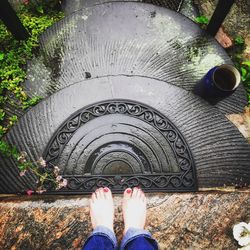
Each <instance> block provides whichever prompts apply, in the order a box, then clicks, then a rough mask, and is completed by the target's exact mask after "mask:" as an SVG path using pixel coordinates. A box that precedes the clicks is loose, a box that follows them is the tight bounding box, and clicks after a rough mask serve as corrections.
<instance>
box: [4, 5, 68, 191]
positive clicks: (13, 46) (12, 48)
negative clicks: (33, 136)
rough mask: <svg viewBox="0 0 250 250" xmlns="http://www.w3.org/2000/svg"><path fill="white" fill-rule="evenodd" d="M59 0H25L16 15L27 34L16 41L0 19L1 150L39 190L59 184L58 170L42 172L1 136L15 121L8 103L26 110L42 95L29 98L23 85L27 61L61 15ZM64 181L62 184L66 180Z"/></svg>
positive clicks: (60, 184)
mask: <svg viewBox="0 0 250 250" xmlns="http://www.w3.org/2000/svg"><path fill="white" fill-rule="evenodd" d="M58 3H59V1H56V0H53V1H52V0H46V1H39V4H38V5H37V4H34V3H32V2H29V1H28V0H24V5H22V6H21V7H20V9H19V10H18V12H17V14H18V16H19V18H20V20H21V22H22V23H23V25H24V26H25V28H26V29H27V31H28V32H29V34H30V37H29V38H28V39H27V40H26V41H17V40H15V39H14V37H13V36H12V35H11V33H10V32H9V31H8V30H7V29H6V27H5V26H4V25H3V23H2V22H1V21H0V153H1V154H2V155H3V156H4V157H12V159H13V160H14V161H15V162H16V163H17V166H18V168H19V169H20V171H21V173H20V175H21V174H22V175H21V176H23V175H24V173H25V172H26V171H31V172H33V173H34V174H35V175H36V176H37V178H38V181H39V184H38V190H41V187H42V186H43V184H44V182H45V181H51V182H53V183H55V186H56V187H62V183H61V182H62V178H60V180H58V181H56V177H57V176H58V171H57V172H56V173H54V172H53V173H51V174H48V173H47V172H46V171H44V170H43V171H41V168H42V167H44V165H46V164H45V163H44V161H43V160H42V161H41V160H40V161H37V162H31V161H29V160H28V159H27V154H26V153H25V152H18V150H17V149H16V147H15V146H10V145H9V144H8V143H7V142H6V141H5V140H4V139H3V136H4V135H5V134H6V132H7V131H8V130H9V129H10V128H11V127H12V126H13V124H14V123H15V122H16V121H17V119H18V117H17V116H16V115H9V114H7V111H8V109H6V106H7V105H12V106H14V107H15V108H18V109H23V110H26V109H28V108H29V107H31V106H33V105H35V104H37V103H38V102H39V100H40V99H41V97H38V96H34V97H29V96H28V95H27V94H26V93H25V91H24V90H23V88H22V82H24V80H25V78H26V64H27V61H28V60H29V59H31V57H32V56H33V53H34V52H35V50H34V49H36V48H38V46H39V41H38V39H39V36H40V34H41V33H42V32H44V31H45V30H46V29H47V28H48V27H49V26H51V25H52V24H54V23H55V22H56V21H58V20H60V19H61V18H62V17H63V13H61V12H58V10H56V7H57V4H58ZM63 181H64V184H65V180H63Z"/></svg>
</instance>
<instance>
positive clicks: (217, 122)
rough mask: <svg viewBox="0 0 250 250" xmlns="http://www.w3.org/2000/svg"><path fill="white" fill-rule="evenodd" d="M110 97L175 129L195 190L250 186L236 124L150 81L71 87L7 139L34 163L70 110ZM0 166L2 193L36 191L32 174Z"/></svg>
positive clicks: (246, 152) (247, 149) (247, 155)
mask: <svg viewBox="0 0 250 250" xmlns="http://www.w3.org/2000/svg"><path fill="white" fill-rule="evenodd" d="M111 99H126V100H131V101H133V100H134V101H137V102H140V103H144V104H146V105H148V106H150V107H152V108H154V109H156V110H158V112H160V113H161V114H163V115H165V116H166V117H168V118H169V120H171V121H172V122H173V124H175V126H177V127H178V129H179V130H180V132H181V133H182V135H183V136H184V138H185V140H186V142H187V144H188V145H189V147H190V149H191V152H192V154H193V157H194V161H195V167H196V172H197V179H198V187H199V188H201V187H212V186H223V185H244V184H245V183H246V184H248V185H249V184H250V172H249V161H250V146H249V145H248V144H247V142H246V140H245V138H243V137H242V135H241V134H240V133H239V131H238V130H237V129H236V128H235V126H234V125H233V124H231V122H229V121H228V120H227V119H226V118H225V117H224V115H222V114H221V113H220V112H219V111H218V110H217V109H216V108H211V106H210V105H208V104H207V103H206V102H205V101H203V100H202V99H200V98H198V97H196V96H194V95H193V94H192V93H190V92H188V91H185V90H183V89H181V88H178V87H176V86H174V85H171V84H167V83H165V82H163V81H158V80H153V79H149V78H142V77H127V76H114V77H111V76H110V77H103V78H98V79H89V80H87V81H85V82H79V83H77V84H74V85H71V86H69V87H68V88H65V89H63V90H61V91H59V92H57V93H55V94H54V95H52V96H50V98H47V99H45V100H44V101H42V102H41V103H39V104H38V105H37V106H35V107H34V108H33V109H32V110H30V111H29V112H27V114H26V115H24V116H23V117H22V118H21V119H20V120H19V122H18V124H17V125H16V126H15V127H14V128H13V129H12V130H11V131H10V133H8V135H7V138H6V139H7V140H8V141H9V142H10V143H11V144H15V145H17V147H18V149H19V150H24V151H26V152H27V153H28V155H29V156H30V158H31V159H32V160H36V159H38V158H39V157H40V156H41V155H43V153H44V152H45V149H46V147H47V145H48V143H49V141H50V140H51V138H52V137H53V135H54V133H55V131H56V130H57V129H58V128H59V127H60V126H61V124H62V123H63V122H64V121H65V120H67V119H68V118H69V117H70V116H71V115H72V114H73V113H74V112H76V111H78V110H80V109H82V108H83V107H85V106H88V105H90V104H93V103H97V102H101V101H106V100H111ZM0 162H1V163H0V164H1V165H0V166H1V167H0V171H1V172H0V190H1V192H4V193H12V192H19V191H22V190H24V189H26V188H32V187H34V185H35V179H34V177H33V176H31V175H28V176H27V177H22V178H21V177H20V176H19V173H18V170H17V168H16V167H15V165H14V163H13V162H12V161H9V160H6V159H3V158H1V159H0Z"/></svg>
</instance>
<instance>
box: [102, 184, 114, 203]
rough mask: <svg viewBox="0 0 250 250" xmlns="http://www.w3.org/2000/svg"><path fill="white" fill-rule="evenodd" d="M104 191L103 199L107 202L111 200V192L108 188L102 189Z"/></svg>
mask: <svg viewBox="0 0 250 250" xmlns="http://www.w3.org/2000/svg"><path fill="white" fill-rule="evenodd" d="M103 191H104V197H105V198H106V199H108V200H112V193H111V190H110V189H109V188H108V187H105V188H103Z"/></svg>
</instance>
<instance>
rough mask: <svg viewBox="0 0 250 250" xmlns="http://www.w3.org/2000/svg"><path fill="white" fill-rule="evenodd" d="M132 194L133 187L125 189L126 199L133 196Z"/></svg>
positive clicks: (124, 195)
mask: <svg viewBox="0 0 250 250" xmlns="http://www.w3.org/2000/svg"><path fill="white" fill-rule="evenodd" d="M131 195H132V189H131V188H127V189H125V191H124V193H123V197H124V199H129V198H131Z"/></svg>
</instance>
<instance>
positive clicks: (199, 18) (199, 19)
mask: <svg viewBox="0 0 250 250" xmlns="http://www.w3.org/2000/svg"><path fill="white" fill-rule="evenodd" d="M194 21H195V22H196V23H199V24H208V23H209V20H208V18H207V17H206V16H203V15H201V16H197V17H196V18H195V19H194Z"/></svg>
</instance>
